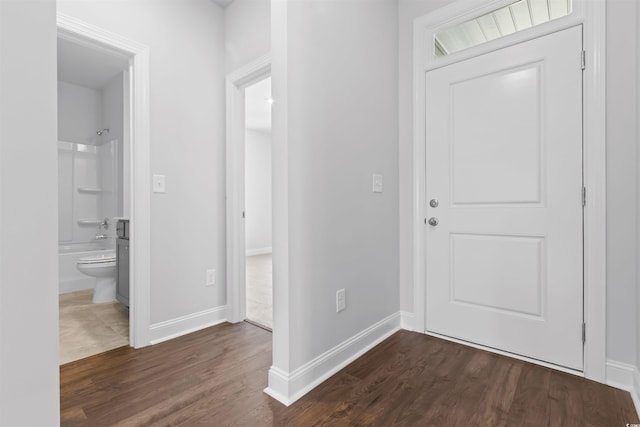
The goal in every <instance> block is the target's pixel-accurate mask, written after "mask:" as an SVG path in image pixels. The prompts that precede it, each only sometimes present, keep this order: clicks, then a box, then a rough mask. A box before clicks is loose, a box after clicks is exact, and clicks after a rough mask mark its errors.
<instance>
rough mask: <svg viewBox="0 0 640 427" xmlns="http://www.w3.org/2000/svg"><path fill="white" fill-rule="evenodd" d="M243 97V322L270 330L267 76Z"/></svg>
mask: <svg viewBox="0 0 640 427" xmlns="http://www.w3.org/2000/svg"><path fill="white" fill-rule="evenodd" d="M244 94H245V139H244V141H245V168H244V183H245V184H244V187H245V191H244V194H245V253H246V259H245V286H246V292H245V298H246V303H245V304H246V320H247V321H248V322H250V323H253V324H255V325H257V326H260V327H262V328H264V329H267V330H272V329H273V292H272V283H273V280H272V266H273V262H272V215H271V213H272V202H271V201H272V191H271V181H272V180H271V151H272V150H271V146H272V142H271V104H272V103H273V100H272V98H271V77H268V78H266V79H264V80H261V81H258V82H256V83H253V84H251V85H250V86H247V88H246V89H245V91H244Z"/></svg>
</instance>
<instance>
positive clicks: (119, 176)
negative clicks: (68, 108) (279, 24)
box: [102, 73, 129, 228]
mask: <svg viewBox="0 0 640 427" xmlns="http://www.w3.org/2000/svg"><path fill="white" fill-rule="evenodd" d="M123 83H124V82H123V74H122V73H120V74H118V75H117V76H115V77H114V78H113V79H112V80H111V81H110V82H109V83H108V84H107V85H106V86H105V87H104V88H103V89H102V127H103V128H108V129H109V132H108V133H104V134H103V135H102V141H103V143H108V142H112V141H114V142H113V144H114V145H115V147H107V146H105V149H106V148H108V149H109V150H114V148H115V151H114V152H111V156H115V159H116V161H115V162H109V163H106V162H105V163H103V167H102V182H103V185H104V183H105V182H109V183H111V185H112V186H113V188H112V189H111V192H109V193H105V194H104V195H103V197H102V210H103V212H104V213H105V215H107V216H109V217H113V216H123V215H124V214H123V203H122V198H123V176H124V171H123V165H124V157H123V156H125V155H126V156H128V155H129V153H128V152H125V150H124V110H123V109H124V88H123ZM105 157H106V156H105ZM105 160H106V159H105ZM114 164H115V166H116V168H115V169H113V165H114ZM127 184H128V183H127ZM114 228H115V226H114Z"/></svg>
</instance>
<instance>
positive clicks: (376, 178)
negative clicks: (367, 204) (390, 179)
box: [372, 173, 384, 193]
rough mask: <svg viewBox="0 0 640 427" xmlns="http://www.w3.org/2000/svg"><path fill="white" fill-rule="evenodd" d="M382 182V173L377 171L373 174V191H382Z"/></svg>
mask: <svg viewBox="0 0 640 427" xmlns="http://www.w3.org/2000/svg"><path fill="white" fill-rule="evenodd" d="M383 188H384V183H383V181H382V175H381V174H378V173H374V174H373V189H372V191H373V192H374V193H382V190H383Z"/></svg>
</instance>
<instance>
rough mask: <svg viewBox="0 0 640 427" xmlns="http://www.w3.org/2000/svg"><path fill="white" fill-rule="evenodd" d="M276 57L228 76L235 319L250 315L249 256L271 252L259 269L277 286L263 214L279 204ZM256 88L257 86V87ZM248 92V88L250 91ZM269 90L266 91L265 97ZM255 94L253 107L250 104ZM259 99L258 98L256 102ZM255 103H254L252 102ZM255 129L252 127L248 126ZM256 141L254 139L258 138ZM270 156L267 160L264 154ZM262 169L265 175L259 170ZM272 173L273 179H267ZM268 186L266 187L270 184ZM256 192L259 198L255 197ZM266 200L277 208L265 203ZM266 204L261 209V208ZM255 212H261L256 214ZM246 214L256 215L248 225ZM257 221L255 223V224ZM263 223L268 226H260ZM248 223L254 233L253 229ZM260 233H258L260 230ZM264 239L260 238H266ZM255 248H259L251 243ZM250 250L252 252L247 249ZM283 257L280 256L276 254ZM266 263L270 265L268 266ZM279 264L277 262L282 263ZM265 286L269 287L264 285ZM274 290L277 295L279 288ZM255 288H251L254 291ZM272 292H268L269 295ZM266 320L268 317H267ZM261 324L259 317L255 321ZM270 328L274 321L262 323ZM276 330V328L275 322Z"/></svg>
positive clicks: (230, 286)
mask: <svg viewBox="0 0 640 427" xmlns="http://www.w3.org/2000/svg"><path fill="white" fill-rule="evenodd" d="M270 77H271V56H270V55H265V56H263V57H261V58H258V59H256V60H255V61H253V62H252V63H250V64H247V65H246V66H244V67H242V68H240V69H238V70H236V71H235V72H233V73H231V74H229V75H228V76H227V79H226V80H227V81H226V98H227V146H226V148H227V150H226V151H227V152H226V155H227V159H226V167H227V171H226V172H227V173H226V178H227V185H226V187H227V189H226V190H227V191H226V193H227V212H226V213H227V320H228V321H229V322H231V323H237V322H242V321H245V320H246V319H247V285H246V283H247V275H249V274H252V273H251V271H252V270H253V268H252V266H250V267H249V270H247V257H248V256H249V257H250V259H249V263H250V264H251V261H254V260H257V259H256V258H254V259H251V258H252V257H257V256H262V255H269V256H268V257H264V258H263V260H262V261H263V262H262V263H257V264H262V267H258V270H260V271H262V272H263V273H262V274H261V276H262V277H266V280H271V285H272V286H271V288H272V290H273V287H274V286H273V285H274V283H273V280H272V275H271V271H273V265H274V264H273V261H272V259H269V258H271V256H270V255H271V254H270V252H272V251H271V248H272V244H271V240H272V238H273V237H274V235H273V234H272V233H271V230H270V229H271V223H272V220H273V218H271V215H270V213H265V212H260V211H259V209H263V210H264V209H269V210H271V209H272V207H273V195H271V196H270V197H268V198H267V199H266V201H265V198H264V196H265V194H264V193H265V192H267V191H272V189H273V188H272V187H271V184H270V183H265V182H264V181H265V180H266V181H271V180H272V177H273V173H272V172H273V171H272V170H271V165H272V162H273V156H272V153H271V154H269V152H271V149H272V147H271V135H270V131H269V133H265V130H266V129H269V130H270V129H271V104H272V103H273V101H272V100H271V97H270V91H271V83H270ZM252 86H255V87H253V88H251V87H252ZM245 92H248V94H247V93H245ZM265 93H266V95H265ZM247 98H249V106H246V104H247ZM251 99H254V100H255V102H251ZM252 104H254V105H252ZM248 127H249V130H247V128H248ZM247 133H249V134H252V135H250V136H249V138H250V141H249V150H250V154H249V156H250V158H247V154H246V149H247V142H246V138H247ZM252 140H253V142H252ZM265 156H267V159H265V158H264V157H265ZM247 164H249V165H250V167H251V169H252V170H251V171H248V172H246V171H245V170H246V169H247ZM258 170H260V171H261V173H260V174H258V173H255V172H257V171H258ZM248 174H252V175H256V176H255V178H253V177H250V178H249V179H251V180H254V179H255V180H256V181H262V182H260V183H258V185H256V186H255V188H250V189H247V188H246V184H245V181H246V180H247V176H248ZM265 176H268V178H265ZM266 184H268V185H267V186H266V187H265V185H266ZM247 191H248V192H249V195H250V200H247V199H245V193H246V192H247ZM255 193H260V197H259V198H261V199H262V200H263V201H262V203H260V202H258V203H256V202H257V198H256V197H255ZM251 194H254V197H251ZM247 202H248V203H249V206H248V208H249V210H251V211H252V212H249V211H248V210H247ZM265 203H266V204H269V205H271V206H272V207H271V208H270V207H265ZM259 206H261V207H259ZM253 210H256V212H255V213H256V215H254V212H253ZM245 217H250V219H249V222H248V225H247V222H246V218H245ZM252 220H257V221H255V224H254V223H252ZM260 224H262V225H260ZM247 226H248V227H250V230H251V232H250V233H249V234H248V233H247ZM256 230H257V231H260V230H261V232H260V233H255V232H254V231H256ZM258 235H260V236H262V237H260V236H258ZM248 244H249V246H253V247H248V246H247V245H248ZM247 250H249V252H248V253H247ZM276 255H277V254H276ZM265 265H266V267H264V266H265ZM276 265H277V263H276ZM263 288H264V287H263ZM272 290H271V295H273V291H272ZM250 292H251V291H250ZM268 292H269V291H267V292H263V293H262V294H263V295H262V297H260V298H258V300H262V301H263V303H265V304H264V305H263V307H262V308H263V311H269V312H270V314H271V315H273V308H272V307H273V297H271V298H269V296H268ZM265 293H266V294H267V295H264V294H265ZM263 322H265V321H263ZM254 323H258V324H259V321H255V320H254ZM260 325H261V326H263V327H266V328H267V329H269V326H268V325H262V324H260ZM272 329H275V328H273V326H272Z"/></svg>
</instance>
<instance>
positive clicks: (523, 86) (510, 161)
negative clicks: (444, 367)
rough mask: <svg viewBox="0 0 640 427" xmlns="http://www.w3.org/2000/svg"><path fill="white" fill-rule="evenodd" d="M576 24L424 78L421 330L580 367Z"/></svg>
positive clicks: (578, 38)
mask: <svg viewBox="0 0 640 427" xmlns="http://www.w3.org/2000/svg"><path fill="white" fill-rule="evenodd" d="M581 51H582V27H575V28H571V29H567V30H564V31H561V32H558V33H554V34H551V35H548V36H545V37H541V38H538V39H535V40H532V41H528V42H525V43H521V44H518V45H514V46H511V47H507V48H504V49H501V50H498V51H495V52H491V53H488V54H485V55H482V56H479V57H475V58H472V59H468V60H465V61H462V62H459V63H456V64H453V65H449V66H446V67H443V68H439V69H436V70H433V71H429V72H427V73H426V100H427V103H426V107H427V108H426V135H427V137H426V171H427V175H426V177H427V182H426V198H427V207H426V212H427V218H431V222H432V223H433V224H435V223H436V221H437V225H429V224H428V225H426V283H427V288H426V299H427V301H426V329H427V331H428V332H433V333H437V334H441V335H445V336H449V337H453V338H457V339H460V340H465V341H469V342H473V343H477V344H480V345H484V346H487V347H492V348H495V349H499V350H503V351H507V352H511V353H514V354H519V355H523V356H527V357H530V358H534V359H538V360H541V361H546V362H549V363H553V364H557V365H561V366H565V367H568V368H572V369H577V370H582V369H583V353H582V352H583V342H582V323H583V302H582V299H583V297H582V289H583V288H582V286H583V280H582V274H583V265H582V264H583V261H582V259H583V258H582V248H583V244H582V238H583V236H582V222H583V216H582V210H583V208H582V185H583V184H582V67H581V60H580V58H581Z"/></svg>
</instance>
